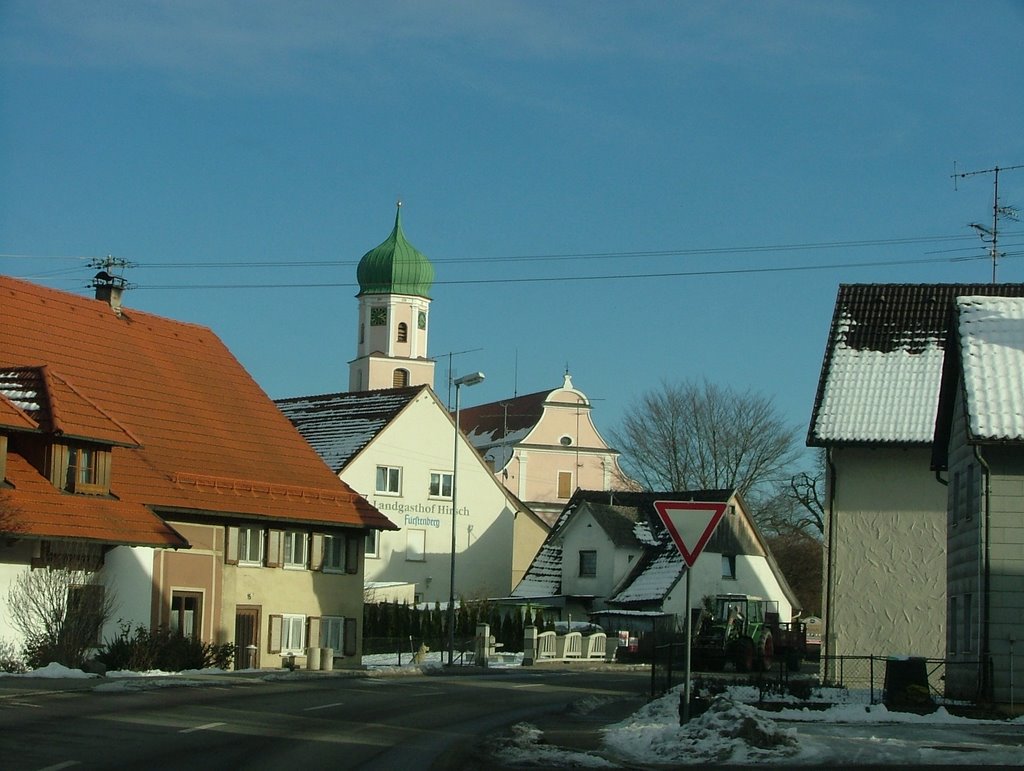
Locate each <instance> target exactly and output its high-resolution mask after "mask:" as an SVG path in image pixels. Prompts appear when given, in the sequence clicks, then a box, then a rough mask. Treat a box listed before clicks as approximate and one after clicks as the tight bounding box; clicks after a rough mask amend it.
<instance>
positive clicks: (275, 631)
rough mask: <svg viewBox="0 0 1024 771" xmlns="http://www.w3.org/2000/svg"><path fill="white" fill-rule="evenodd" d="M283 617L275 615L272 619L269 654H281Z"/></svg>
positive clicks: (268, 642) (268, 640)
mask: <svg viewBox="0 0 1024 771" xmlns="http://www.w3.org/2000/svg"><path fill="white" fill-rule="evenodd" d="M281 622H282V619H281V615H280V614H275V615H272V616H271V617H270V634H268V635H267V652H268V653H280V652H281Z"/></svg>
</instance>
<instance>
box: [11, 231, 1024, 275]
mask: <svg viewBox="0 0 1024 771" xmlns="http://www.w3.org/2000/svg"><path fill="white" fill-rule="evenodd" d="M1003 235H1004V236H1006V235H1021V233H1004V234H1003ZM970 240H973V237H972V234H966V235H964V234H960V235H935V236H912V237H907V238H883V239H867V240H857V241H819V242H811V243H794V244H767V245H747V246H725V247H697V248H687V249H682V248H680V249H663V250H635V251H616V252H570V253H561V254H559V253H552V254H519V255H506V256H497V257H447V258H445V257H441V258H431V260H430V261H431V262H432V263H434V264H458V263H472V264H482V263H494V262H535V261H564V260H579V259H588V260H593V259H627V258H634V257H693V256H702V255H706V256H720V255H727V254H757V253H762V252H791V251H810V250H824V249H852V248H866V247H879V246H906V245H912V244H922V243H936V242H940V243H941V242H958V241H970ZM0 258H11V259H40V260H50V259H61V260H83V261H89V260H95V259H102V256H99V257H97V256H95V255H78V256H72V255H31V254H0ZM358 262H359V261H358V260H356V259H344V260H309V259H302V260H291V261H289V260H280V259H278V260H245V261H217V262H208V261H204V262H196V261H191V262H138V263H136V265H137V266H138V267H140V268H146V269H167V268H175V269H176V268H211V269H212V268H263V267H266V268H278V267H280V268H301V267H313V268H319V267H332V266H338V267H345V266H352V265H356V264H358Z"/></svg>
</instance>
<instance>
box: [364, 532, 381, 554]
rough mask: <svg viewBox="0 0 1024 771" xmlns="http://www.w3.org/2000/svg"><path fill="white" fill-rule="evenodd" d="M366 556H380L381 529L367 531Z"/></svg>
mask: <svg viewBox="0 0 1024 771" xmlns="http://www.w3.org/2000/svg"><path fill="white" fill-rule="evenodd" d="M366 556H367V557H379V556H380V530H369V531H367V533H366Z"/></svg>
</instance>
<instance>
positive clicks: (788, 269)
mask: <svg viewBox="0 0 1024 771" xmlns="http://www.w3.org/2000/svg"><path fill="white" fill-rule="evenodd" d="M1007 256H1009V255H1007ZM984 259H988V257H987V256H986V255H977V256H974V257H942V258H931V259H920V260H875V261H872V262H848V263H833V264H830V265H791V266H783V267H773V268H723V269H719V270H690V271H671V272H664V273H617V274H611V275H604V276H580V275H576V276H530V277H524V278H509V277H502V278H480V279H452V280H450V281H435V282H434V286H438V285H442V286H457V285H469V284H527V283H547V282H552V281H560V282H563V283H564V282H567V281H624V280H629V279H652V278H687V277H690V278H692V277H699V276H730V275H747V274H754V273H794V272H801V271H821V270H838V269H850V268H877V267H892V266H895V265H928V264H935V263H956V262H964V261H967V260H984ZM358 286H359V284H358V283H357V282H354V281H346V282H305V283H290V284H139V285H138V286H137V287H136V288H137V289H343V288H346V287H358Z"/></svg>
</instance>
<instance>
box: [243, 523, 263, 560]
mask: <svg viewBox="0 0 1024 771" xmlns="http://www.w3.org/2000/svg"><path fill="white" fill-rule="evenodd" d="M238 564H239V565H262V564H263V530H262V529H260V528H258V527H240V528H238Z"/></svg>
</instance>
